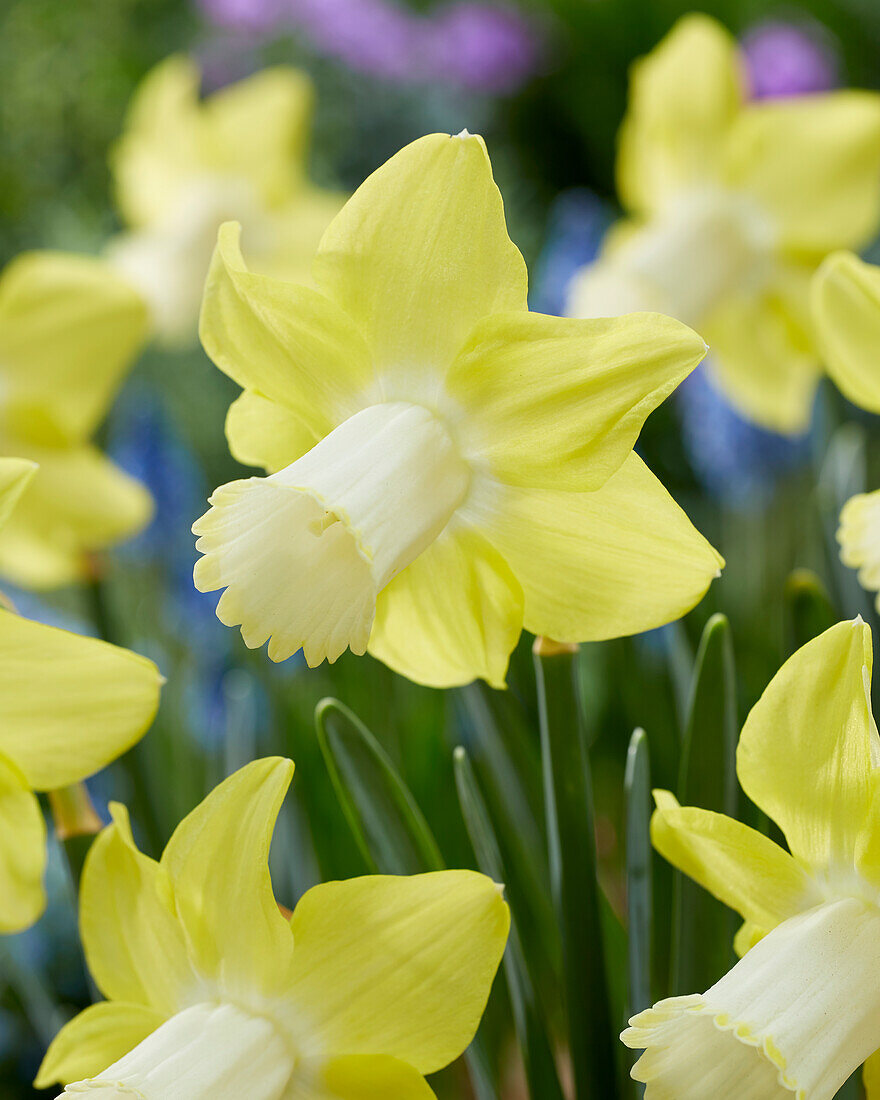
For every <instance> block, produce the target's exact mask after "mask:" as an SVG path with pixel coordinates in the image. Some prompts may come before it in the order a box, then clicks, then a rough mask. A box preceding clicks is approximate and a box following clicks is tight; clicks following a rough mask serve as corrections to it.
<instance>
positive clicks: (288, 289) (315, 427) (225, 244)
mask: <svg viewBox="0 0 880 1100" xmlns="http://www.w3.org/2000/svg"><path fill="white" fill-rule="evenodd" d="M239 235H240V227H239V226H238V225H236V224H235V223H228V224H226V225H224V226H222V227H221V229H220V233H219V235H218V238H217V249H216V251H215V253H214V258H213V260H212V261H211V270H210V272H209V273H208V280H207V283H206V284H205V298H204V302H203V305H202V317H201V322H200V328H199V333H200V336H201V339H202V343H203V344H204V346H205V350H206V351H207V352H208V354H209V355H210V356H211V358H212V359H213V360H214V362H215V363H216V364H217V366H218V367H219V368H220V369H221V370H222V371H224V372H225V373H226V374H228V375H229V377H230V378H232V379H234V381H236V382H237V383H238V384H239V385H240V386H242V387H244V388H245V389H253V390H257V391H258V392H259V393H262V394H263V395H265V396H266V397H268V398H270V399H272V400H275V401H278V402H280V403H281V404H284V405H288V406H291V407H292V408H295V409H296V411H297V413H298V414H299V416H300V419H301V420H302V422H303V424H304V426H305V427H306V428H307V429H308V430H310V431H313V432H314V433H315V434H316V435H318V436H322V435H326V434H327V433H328V432H329V431H330V430H331V429H332V428H334V427H335V426H336V425H337V424H339V423H340V422H341V421H343V420H345V419H347V418H348V417H349V416H351V415H352V414H353V413H355V412H357V411H358V409H360V408H362V407H363V405H364V404H365V393H366V391H367V390H368V389H369V387H370V386H371V385H372V383H373V372H372V364H371V359H370V353H369V351H368V350H367V347H366V345H365V344H364V341H363V338H362V337H361V335H360V333H359V332H358V331H357V329H356V328H355V325H354V323H353V322H352V320H351V318H349V317H346V315H345V314H344V313H343V312H342V311H341V310H340V309H339V308H338V306H336V305H334V304H333V302H331V301H330V300H329V299H328V298H325V297H324V296H323V295H322V294H319V293H318V292H317V291H315V290H310V289H309V288H307V287H302V286H296V285H295V284H293V283H287V282H283V281H281V280H280V279H273V278H271V277H269V276H267V275H258V274H255V273H254V272H252V271H249V270H248V268H247V266H246V264H245V262H244V258H243V257H242V254H241V249H240V247H239Z"/></svg>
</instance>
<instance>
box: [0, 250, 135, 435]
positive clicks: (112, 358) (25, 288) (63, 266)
mask: <svg viewBox="0 0 880 1100" xmlns="http://www.w3.org/2000/svg"><path fill="white" fill-rule="evenodd" d="M146 334H147V307H146V305H145V304H144V302H143V300H142V299H141V297H140V295H139V294H138V293H137V292H136V291H135V290H134V289H132V288H131V287H130V286H129V285H128V284H127V283H126V282H124V281H123V280H122V279H121V278H120V277H119V276H118V275H117V274H116V272H115V271H114V270H113V269H112V268H111V267H110V265H109V264H107V263H105V262H104V261H103V260H99V259H96V258H94V257H91V256H76V255H70V254H67V253H64V252H28V253H24V254H23V255H21V256H18V257H17V258H16V259H15V260H13V261H12V263H10V264H9V265H8V266H7V267H6V269H5V270H4V271H3V274H2V277H0V388H2V393H3V422H4V423H5V424H6V426H7V429H9V428H10V427H11V429H12V430H13V431H14V432H15V433H16V434H17V435H19V436H22V437H23V438H25V439H30V440H32V441H33V442H40V437H39V435H37V436H36V437H34V434H33V423H34V419H35V417H36V431H37V432H38V433H41V432H42V430H43V429H42V422H41V417H47V418H48V419H49V420H50V421H51V423H52V424H53V425H54V426H55V427H56V428H57V429H58V431H59V432H61V433H62V434H63V436H64V437H65V438H66V439H68V440H73V441H83V440H85V439H86V438H87V437H88V436H89V435H90V434H91V433H92V431H94V429H95V428H96V427H97V425H98V423H99V422H100V421H101V420H102V419H103V418H104V416H105V415H106V413H107V410H108V408H109V406H110V403H111V401H112V400H113V398H114V396H115V394H116V390H117V388H118V387H119V384H120V382H121V381H122V379H123V377H124V374H125V372H126V371H127V370H128V368H129V367H130V366H131V364H132V362H133V361H134V358H135V356H136V355H137V353H138V352H139V351H140V349H141V347H142V345H143V343H144V341H145V339H146Z"/></svg>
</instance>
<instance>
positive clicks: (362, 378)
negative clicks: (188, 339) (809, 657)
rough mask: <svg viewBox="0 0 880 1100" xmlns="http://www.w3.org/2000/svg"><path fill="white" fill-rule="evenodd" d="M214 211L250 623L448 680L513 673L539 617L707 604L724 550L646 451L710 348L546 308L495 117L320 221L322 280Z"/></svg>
mask: <svg viewBox="0 0 880 1100" xmlns="http://www.w3.org/2000/svg"><path fill="white" fill-rule="evenodd" d="M238 236H239V230H238V227H237V226H235V225H227V226H224V227H223V228H222V229H221V231H220V236H219V242H218V246H217V251H216V253H215V257H214V261H213V264H212V267H211V272H210V275H209V278H208V283H207V286H206V291H205V301H204V305H203V310H202V323H201V335H202V341H203V343H204V345H205V347H206V349H207V351H208V353H209V354H210V356H211V358H212V359H213V360H214V362H215V363H216V364H217V365H218V366H219V367H220V369H221V370H223V371H225V372H226V373H227V374H228V375H230V377H232V378H233V379H234V380H235V381H236V382H238V384H239V385H241V386H242V387H244V393H243V394H242V395H241V397H239V398H238V400H237V401H236V402H235V403H234V404H233V405H232V407H231V408H230V411H229V417H228V419H227V425H226V427H227V436H228V439H229V443H230V447H231V450H232V452H233V454H234V455H235V456H236V457H237V458H238V459H240V460H241V461H243V462H248V463H250V464H252V465H259V466H263V467H264V468H265V469H266V470H267V471H269V472H270V475H271V476H269V477H266V478H259V477H252V478H249V479H247V480H242V481H235V482H232V483H231V484H229V485H224V486H222V487H221V488H220V489H218V490H217V491H216V492H215V493H214V495H213V496H212V497H211V504H212V508H211V510H210V511H209V512H208V513H207V514H206V515H205V516H203V517H202V518H201V519H200V520H199V521H198V522H197V523H196V524H195V525H194V527H193V530H194V531H195V533H196V534H197V535H199V536H200V537H199V540H198V542H197V544H196V545H197V547H198V549H199V550H200V551H201V552H202V553H203V554H204V557H203V558H202V559H201V560H200V561H199V562H198V564H197V566H196V572H195V580H196V585H197V587H198V588H200V589H201V590H202V591H208V590H213V589H219V588H225V589H226V591H225V593H224V594H223V596H222V597H221V599H220V602H219V605H218V608H217V614H218V615H219V617H220V619H221V620H222V621H223V622H224V623H226V624H227V625H230V626H234V625H239V624H240V625H241V632H242V636H243V637H244V640H245V642H246V643H247V645H249V646H251V647H255V646H260V645H262V644H263V643H264V642H266V641H267V640H268V641H269V656H270V657H271V658H272V659H273V660H283V659H284V658H286V657H289V656H290V655H291V654H292V653H295V652H296V651H297V650H298V649H300V648H302V649H303V652H304V654H305V657H306V660H307V661H308V663H309V664H310V665H315V664H318V663H320V662H321V661H322V660H324V659H325V658H326V659H328V660H331V661H332V660H334V659H335V658H336V657H338V656H339V655H340V654H341V653H342V652H343V651H344V650H345V649H346V648H351V649H352V650H353V651H354V652H355V653H363V652H364V651H365V650H366V649H369V651H370V652H371V653H372V654H373V655H374V656H376V657H378V658H379V659H381V660H382V661H384V662H385V663H386V664H388V665H390V666H391V667H392V668H394V669H397V670H398V671H400V672H402V673H404V674H405V675H407V676H409V677H411V678H412V679H414V680H418V681H420V682H422V683H426V684H431V685H435V686H449V685H452V684H461V683H466V682H468V681H470V680H473V679H474V678H476V677H483V678H484V679H486V680H487V681H488V682H489V683H491V684H494V685H502V684H503V682H504V678H505V673H506V669H507V662H508V656H509V654H510V652H511V650H512V649H513V647H514V645H515V644H516V641H517V639H518V637H519V635H520V632H521V630H522V628H523V625H525V627H526V628H527V629H528V630H531V631H533V632H535V633H538V634H546V635H549V636H552V637H554V638H557V639H560V640H563V641H582V640H586V639H596V638H608V637H612V636H619V635H622V634H627V633H632V632H635V631H640V630H645V629H647V628H648V627H653V626H657V625H659V624H661V623H666V622H668V621H670V620H671V619H674V618H677V617H678V616H679V615H681V614H683V613H684V612H685V611H687V610H688V609H689V608H691V607H692V606H693V605H694V604H695V603H696V602H697V601H698V600H699V599H700V597H701V596H702V594H703V592H704V591H705V590H706V588H707V586H708V584H709V583H710V581H711V580H712V578H713V577H715V576H716V575H717V574H718V571H719V568H720V566H721V565H722V564H723V563H722V561H721V558H720V557H719V556H718V554H717V553H716V552H715V551H714V550H713V549H712V548H711V547H710V546H709V545H708V544H707V543H706V541H705V540H704V539H703V538H702V537H701V536H700V535H699V534H698V533H697V532H696V531H695V530H694V529H693V527H692V526H691V524H690V522H689V521H688V519H687V517H686V516H685V515H684V514H683V513H682V511H681V510H680V509H679V508H678V507H677V505H676V504H675V503H674V502H673V501H672V500H671V498H670V497H669V495H668V494H667V493H666V491H665V489H664V488H663V487H662V485H661V484H660V483H659V481H658V480H657V479H656V478H655V477H654V476H653V475H652V474H651V473H650V471H649V470H648V469H647V467H646V466H645V464H644V463H643V462H642V461H641V459H639V458H638V457H637V456H636V455H635V454H634V453H633V450H632V448H633V444H634V442H635V440H636V438H637V436H638V434H639V431H640V429H641V426H642V423H643V422H644V420H645V418H646V417H647V416H648V414H649V413H650V412H651V411H652V410H653V409H654V408H655V407H656V406H657V405H658V404H659V403H660V402H661V401H662V400H663V398H664V397H666V396H667V395H668V394H669V393H670V391H671V390H672V389H673V388H674V387H675V386H676V385H677V384H678V382H679V381H680V380H681V379H682V378H683V377H685V375H687V374H688V373H689V372H690V371H691V370H692V369H693V367H694V366H695V365H696V364H697V363H698V362H699V360H700V359H701V358H702V357H703V354H704V351H705V346H704V344H703V341H702V340H701V339H700V338H699V337H698V336H696V335H695V334H694V333H693V332H692V331H691V330H690V329H688V328H686V327H685V326H684V325H682V324H681V323H679V322H677V321H673V320H671V319H669V318H666V317H660V316H655V315H650V314H641V315H635V316H631V317H621V318H616V319H611V320H598V321H595V320H594V321H576V320H569V319H566V318H558V317H547V316H543V315H541V314H535V313H529V312H528V310H527V306H526V278H527V277H526V269H525V265H524V263H523V260H522V257H521V256H520V253H519V252H518V250H517V249H516V247H515V246H514V245H513V244H512V243H511V241H510V238H509V237H508V235H507V229H506V225H505V220H504V210H503V205H502V201H501V196H500V194H499V192H498V189H497V187H496V186H495V182H494V180H493V178H492V170H491V166H490V164H489V158H488V155H487V153H486V148H485V146H484V144H483V142H482V139H480V138H478V137H473V136H471V135H469V134H468V133H467V132H464V133H462V134H460V135H458V136H457V137H450V136H449V135H447V134H434V135H431V136H429V137H425V138H422V139H420V140H419V141H416V142H414V143H413V144H412V145H410V146H407V147H406V148H405V149H404V150H402V151H401V152H400V153H398V154H397V155H396V156H395V157H393V158H392V159H391V160H390V161H389V162H388V163H387V164H386V165H384V167H382V168H380V169H379V170H378V171H377V172H376V173H374V175H372V176H371V177H370V178H369V179H368V180H367V181H366V183H364V184H363V186H362V187H361V188H360V189H359V190H358V191H357V193H356V194H355V195H354V197H353V198H352V199H350V200H349V202H348V203H347V204H346V206H345V207H344V208H343V210H342V211H341V213H340V214H339V215H338V216H337V218H336V219H335V220H334V221H333V223H332V224H331V226H330V227H329V228H328V230H327V232H326V233H325V235H324V237H323V239H322V241H321V245H320V248H319V250H318V254H317V257H316V259H315V263H314V266H313V278H314V282H315V287H316V289H310V288H306V287H303V286H296V285H293V284H292V283H287V282H282V281H279V280H276V279H272V278H267V277H265V276H261V275H257V274H254V273H252V272H251V271H249V270H248V269H247V267H246V266H245V263H244V261H243V259H242V255H241V252H240V250H239V246H238Z"/></svg>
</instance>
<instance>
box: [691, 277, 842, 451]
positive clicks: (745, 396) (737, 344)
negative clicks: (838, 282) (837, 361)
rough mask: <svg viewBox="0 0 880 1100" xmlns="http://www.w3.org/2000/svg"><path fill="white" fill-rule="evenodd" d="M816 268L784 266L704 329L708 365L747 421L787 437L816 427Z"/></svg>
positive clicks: (716, 314)
mask: <svg viewBox="0 0 880 1100" xmlns="http://www.w3.org/2000/svg"><path fill="white" fill-rule="evenodd" d="M808 299H809V268H805V267H802V266H800V265H795V264H791V265H787V266H780V267H779V268H778V269H777V271H776V273H775V277H774V279H773V281H772V282H771V283H770V285H769V286H768V287H767V288H766V289H765V290H764V291H763V292H762V293H760V294H746V293H743V294H741V295H737V296H733V297H730V298H728V299H727V300H726V301H725V302H724V303H723V304H722V305H721V306H719V307H718V308H717V309H716V310H714V311H713V313H712V314H711V315H710V316H709V317H708V318H707V319H706V321H705V323H704V324H703V325H702V326H701V330H702V332H703V334H704V335H705V337H706V339H707V340H708V342H709V348H710V351H709V359H708V360H707V366H708V369H709V371H710V372H711V374H712V376H713V378H714V379H715V381H716V382H717V384H718V385H719V387H720V388H721V390H722V391H723V392H724V395H725V396H726V397H727V399H728V401H729V402H730V403H731V404H732V405H733V406H734V408H735V409H736V410H737V411H738V412H739V413H740V415H741V416H743V417H744V418H745V419H746V420H751V421H752V422H753V423H755V424H760V425H761V426H762V427H764V428H767V429H769V430H770V431H775V432H781V433H783V434H797V433H800V432H805V431H806V430H807V428H809V426H810V420H811V417H812V413H813V402H814V399H815V396H816V388H817V386H818V384H819V378H820V373H821V372H820V369H819V359H818V356H817V354H816V351H815V348H814V345H813V337H812V333H811V331H810V328H809V322H808V317H807V316H806V305H807V302H808Z"/></svg>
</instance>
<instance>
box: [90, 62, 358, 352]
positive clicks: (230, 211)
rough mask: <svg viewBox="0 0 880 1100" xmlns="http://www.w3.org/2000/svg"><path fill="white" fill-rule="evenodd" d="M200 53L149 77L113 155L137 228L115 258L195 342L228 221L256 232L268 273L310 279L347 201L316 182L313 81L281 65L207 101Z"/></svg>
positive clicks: (113, 251) (161, 314) (252, 237)
mask: <svg viewBox="0 0 880 1100" xmlns="http://www.w3.org/2000/svg"><path fill="white" fill-rule="evenodd" d="M200 83H201V74H200V72H199V69H198V67H197V66H196V65H195V63H194V62H192V61H190V60H189V59H187V58H185V57H171V58H168V59H167V60H166V61H164V62H162V64H160V65H158V66H157V67H156V68H155V69H154V70H153V71H152V72H151V73H149V74H148V75H147V77H146V78H145V79H144V82H143V84H142V86H141V88H140V89H139V91H138V92H137V94H136V95H135V98H134V102H133V104H132V107H131V111H130V114H129V119H128V125H127V128H126V131H125V133H124V135H123V137H122V138H121V139H120V141H119V143H118V145H117V147H116V150H115V152H114V154H113V157H112V168H113V172H114V175H115V179H116V193H117V201H118V205H119V210H120V212H121V214H122V217H123V219H124V220H125V222H126V224H127V226H128V228H127V230H126V231H125V232H124V233H122V234H121V235H119V236H118V237H116V238H115V239H114V241H113V242H111V245H110V248H109V253H108V254H109V256H110V259H111V260H112V261H113V262H114V263H115V264H116V265H117V266H118V268H119V269H120V270H121V271H122V272H124V273H125V275H126V276H127V277H128V278H129V279H130V280H131V282H132V283H133V284H134V285H135V286H137V287H138V288H139V290H140V291H141V292H142V293H143V295H144V296H145V298H146V300H147V301H148V302H149V303H150V307H151V309H152V313H153V324H154V329H155V331H156V333H157V335H158V336H159V337H160V338H162V339H163V340H165V341H166V342H170V343H186V342H188V341H194V340H195V337H196V329H197V323H198V316H199V303H200V302H201V297H202V288H203V286H204V282H205V274H206V272H207V270H208V264H209V263H210V259H211V252H212V251H213V248H214V243H215V241H216V239H217V228H218V227H219V226H220V224H221V223H222V222H224V221H227V220H229V219H231V218H234V219H236V220H237V221H240V222H242V223H243V224H244V225H245V226H246V227H247V231H248V245H249V248H250V253H251V255H252V257H253V259H254V261H255V262H256V263H257V266H258V267H259V268H260V270H263V271H274V272H276V273H279V274H282V273H283V274H284V275H286V276H288V277H290V278H296V279H299V278H303V279H305V278H307V275H308V270H309V264H310V263H311V260H312V256H313V255H314V253H315V249H316V248H317V246H318V241H319V240H320V237H321V234H322V233H323V231H324V229H325V228H326V227H327V224H328V222H329V221H330V220H331V218H332V217H333V216H334V214H335V213H336V212H337V211H338V209H339V207H340V206H341V205H342V201H343V200H342V198H341V197H340V196H337V195H335V194H333V193H331V192H327V191H321V190H319V189H318V188H316V187H314V186H313V185H312V184H311V183H309V181H308V178H307V176H306V168H305V159H306V154H307V151H308V150H307V146H308V134H309V127H310V122H311V113H312V98H313V96H312V87H311V84H310V82H309V80H308V78H307V77H306V76H305V75H304V74H302V73H300V72H297V71H296V70H294V69H289V68H282V67H279V68H274V69H267V70H265V71H264V72H261V73H258V74H257V75H256V76H253V77H250V78H248V79H247V80H242V81H241V82H239V83H238V84H234V85H232V86H230V87H228V88H224V89H223V90H222V91H219V92H216V93H214V94H213V95H211V96H209V97H208V98H207V99H205V100H204V101H201V100H200V99H199V85H200Z"/></svg>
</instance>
